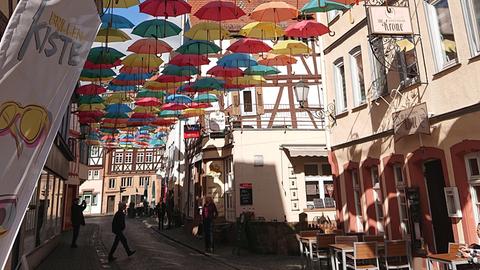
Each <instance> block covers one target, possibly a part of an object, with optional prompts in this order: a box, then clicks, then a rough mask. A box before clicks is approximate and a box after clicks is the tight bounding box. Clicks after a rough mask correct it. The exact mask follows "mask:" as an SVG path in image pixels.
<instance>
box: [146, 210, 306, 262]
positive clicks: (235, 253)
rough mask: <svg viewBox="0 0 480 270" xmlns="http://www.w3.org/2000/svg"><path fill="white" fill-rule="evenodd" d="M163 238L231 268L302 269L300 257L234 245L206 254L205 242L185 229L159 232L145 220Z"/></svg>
mask: <svg viewBox="0 0 480 270" xmlns="http://www.w3.org/2000/svg"><path fill="white" fill-rule="evenodd" d="M143 222H144V223H146V224H147V225H150V226H151V228H152V229H153V230H154V231H156V232H157V233H159V234H161V235H162V236H164V237H166V238H168V239H170V240H172V241H174V242H177V243H178V244H181V245H183V246H186V247H188V248H190V249H193V250H195V251H197V252H199V253H201V254H204V255H205V256H209V257H211V258H212V259H215V260H217V261H219V262H222V263H223V264H226V265H228V266H230V267H233V268H236V269H242V270H260V269H262V270H297V269H301V262H300V257H296V256H281V255H259V254H254V253H251V252H249V251H246V250H238V249H237V248H236V247H235V246H232V245H220V244H217V243H216V244H215V253H214V254H210V253H205V252H204V250H205V248H204V240H203V239H202V238H196V237H194V236H191V235H189V234H187V233H185V231H184V229H183V228H173V229H170V230H162V231H160V230H158V222H157V221H156V220H155V219H153V218H150V219H147V220H143Z"/></svg>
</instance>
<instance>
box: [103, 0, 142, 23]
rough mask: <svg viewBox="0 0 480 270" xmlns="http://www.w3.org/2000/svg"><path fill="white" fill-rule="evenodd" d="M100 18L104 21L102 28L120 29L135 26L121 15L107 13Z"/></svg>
mask: <svg viewBox="0 0 480 270" xmlns="http://www.w3.org/2000/svg"><path fill="white" fill-rule="evenodd" d="M112 1H113V0H112ZM100 18H101V19H102V26H101V27H102V28H109V27H110V28H113V29H119V28H132V27H133V26H134V24H133V23H132V22H131V21H129V20H128V19H127V18H125V17H123V16H120V15H115V14H109V13H105V14H103V15H102V16H101V17H100Z"/></svg>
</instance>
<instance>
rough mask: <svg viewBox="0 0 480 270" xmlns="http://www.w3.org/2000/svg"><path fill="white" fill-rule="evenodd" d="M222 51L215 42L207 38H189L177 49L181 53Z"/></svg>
mask: <svg viewBox="0 0 480 270" xmlns="http://www.w3.org/2000/svg"><path fill="white" fill-rule="evenodd" d="M219 51H221V49H220V47H218V46H217V45H216V44H215V43H213V42H210V41H206V40H189V41H187V42H185V43H184V44H183V45H182V46H180V47H178V49H176V52H178V53H181V54H208V53H217V52H219Z"/></svg>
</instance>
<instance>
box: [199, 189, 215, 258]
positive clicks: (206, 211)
mask: <svg viewBox="0 0 480 270" xmlns="http://www.w3.org/2000/svg"><path fill="white" fill-rule="evenodd" d="M217 216H218V211H217V206H215V203H214V202H213V199H212V197H210V196H208V197H207V198H205V204H204V205H203V209H202V217H203V233H204V237H205V251H206V252H210V253H213V220H214V219H215V218H217Z"/></svg>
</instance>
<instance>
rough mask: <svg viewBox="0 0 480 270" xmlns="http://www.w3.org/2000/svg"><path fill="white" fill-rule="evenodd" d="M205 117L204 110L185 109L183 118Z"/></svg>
mask: <svg viewBox="0 0 480 270" xmlns="http://www.w3.org/2000/svg"><path fill="white" fill-rule="evenodd" d="M201 115H205V111H204V110H203V109H185V110H183V112H182V116H183V117H196V116H201Z"/></svg>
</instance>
